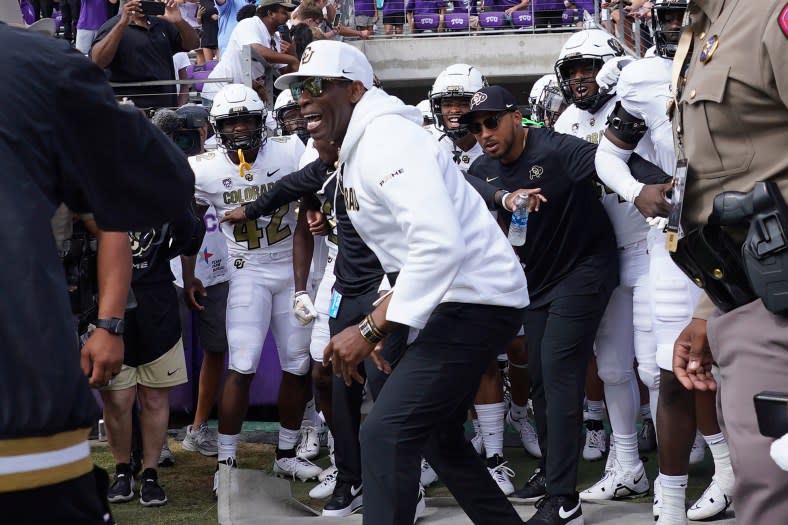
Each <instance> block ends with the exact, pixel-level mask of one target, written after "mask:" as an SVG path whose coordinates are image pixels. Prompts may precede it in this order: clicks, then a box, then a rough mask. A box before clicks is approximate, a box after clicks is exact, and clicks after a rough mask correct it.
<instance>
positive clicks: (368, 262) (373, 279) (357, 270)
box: [246, 159, 383, 297]
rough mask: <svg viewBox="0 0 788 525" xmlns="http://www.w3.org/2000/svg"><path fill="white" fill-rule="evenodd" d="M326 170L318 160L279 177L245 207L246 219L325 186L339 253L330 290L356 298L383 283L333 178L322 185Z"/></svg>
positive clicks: (369, 251)
mask: <svg viewBox="0 0 788 525" xmlns="http://www.w3.org/2000/svg"><path fill="white" fill-rule="evenodd" d="M326 169H327V167H326V165H325V164H323V163H322V162H321V161H320V160H319V159H318V160H315V161H313V162H311V163H309V164H307V165H306V166H304V167H303V168H302V169H300V170H298V171H295V172H293V173H290V174H289V175H287V176H285V177H282V178H281V179H279V180H278V181H276V183H275V184H274V187H273V188H272V189H271V190H270V191H268V192H266V193H263V194H262V195H261V196H260V197H259V198H258V199H257V200H256V201H254V202H252V203H249V204H247V205H246V215H247V217H249V216H251V213H252V212H253V214H254V215H256V216H258V217H259V216H262V215H270V214H271V213H273V212H274V211H275V210H276V208H278V207H279V206H281V205H283V204H287V203H288V202H292V201H294V200H296V199H298V198H299V197H301V195H303V194H305V193H315V192H318V191H319V190H320V189H321V188H322V187H323V185H324V184H325V185H326V188H325V195H326V197H327V198H328V199H329V201H330V202H332V204H333V203H335V204H336V206H335V209H334V211H333V213H334V215H335V216H336V219H337V231H338V237H339V251H338V253H337V260H336V262H335V263H334V275H335V276H336V278H337V280H336V283H335V284H334V288H335V289H336V290H337V291H338V292H339V293H340V294H342V295H343V296H348V297H357V296H360V295H364V294H366V293H369V292H370V291H373V290H377V289H378V287H379V286H380V282H381V280H382V279H383V267H381V266H380V261H378V258H377V256H375V254H374V253H373V252H372V250H370V249H369V248H368V247H367V245H366V244H364V241H362V240H361V237H360V236H359V235H358V232H356V229H355V228H353V224H351V222H350V218H349V217H348V215H347V210H346V209H345V199H344V197H343V196H342V192H341V191H339V192H335V189H336V178H334V179H333V180H331V181H330V182H329V183H328V184H326ZM335 193H336V200H334V194H335Z"/></svg>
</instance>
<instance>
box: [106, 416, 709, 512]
mask: <svg viewBox="0 0 788 525" xmlns="http://www.w3.org/2000/svg"><path fill="white" fill-rule="evenodd" d="M245 430H246V428H245ZM266 430H268V428H266ZM169 444H170V448H171V449H172V452H173V454H174V456H175V461H176V464H175V466H174V467H171V468H162V469H160V470H159V481H160V483H161V485H162V487H164V490H165V491H166V493H167V498H168V500H169V502H168V503H167V505H165V506H164V507H159V508H143V507H142V506H141V505H140V504H139V501H138V499H134V500H132V501H131V502H129V503H122V504H118V505H112V512H113V515H114V517H115V519H116V521H117V522H118V524H119V525H136V524H139V525H142V524H145V525H165V524H167V525H169V524H184V525H208V524H215V523H216V502H215V501H214V500H213V497H212V494H211V488H212V483H213V473H214V470H215V468H216V459H215V458H208V457H205V456H202V455H200V454H197V453H192V452H186V451H184V450H182V449H181V446H180V442H179V441H177V440H175V439H172V438H170V439H169ZM92 451H93V458H94V460H95V461H96V463H97V464H98V465H99V466H101V467H104V468H106V469H107V470H108V471H109V472H110V475H112V472H113V469H114V465H113V462H112V456H111V455H110V453H109V449H108V447H107V445H106V443H99V442H93V447H92ZM505 453H506V456H507V457H506V459H507V460H508V461H509V466H510V467H511V468H512V469H514V471H515V473H516V477H515V478H514V484H515V486H516V487H518V488H519V487H520V486H522V484H523V483H525V481H527V479H528V478H529V477H530V475H531V473H532V472H533V469H534V468H535V467H536V464H537V462H536V460H535V459H533V458H531V457H530V456H528V455H527V454H526V453H525V451H523V450H522V449H515V448H507V449H506V450H505ZM323 454H324V455H322V456H321V457H320V458H319V459H318V460H317V463H318V464H319V465H321V466H323V467H325V466H327V465H328V456H327V455H325V454H326V450H325V449H324V450H323ZM238 456H239V458H238V460H239V463H240V466H241V467H242V468H256V469H263V470H265V471H267V472H269V473H270V472H271V468H272V463H273V456H274V447H273V446H272V445H263V444H252V443H241V444H240V446H239V453H238ZM647 459H648V462H647V463H646V471H647V473H648V476H649V479H651V480H653V479H654V477H655V476H656V473H657V460H656V453H651V454H648V456H647ZM603 467H604V463H603V462H595V463H589V462H586V461H580V472H579V487H580V488H581V489H583V488H586V487H588V486H589V485H591V484H593V483H594V482H595V481H597V480H598V479H599V477H600V475H601V473H602V469H603ZM713 470H714V464H713V463H712V460H711V454H710V453H709V452H708V451H707V452H706V459H705V460H704V462H703V463H700V464H698V465H693V466H691V467H690V479H689V487H688V489H687V498H688V500H693V499H695V498H697V497H698V496H699V495H700V493H701V492H702V491H703V489H704V488H705V487H706V485H707V484H708V483H709V480H710V478H711V475H712V473H713ZM315 484H316V483H315V482H311V483H302V482H300V481H294V482H292V487H293V495H294V496H295V497H296V498H297V499H298V500H300V501H302V502H303V503H306V504H307V505H309V506H311V507H312V508H314V509H319V508H320V507H321V505H322V503H323V502H322V501H316V500H312V499H310V498H309V496H308V492H309V490H310V489H311V488H312V487H314V486H315ZM135 494H138V493H137V492H135ZM447 495H449V493H448V490H446V488H445V487H444V486H443V485H442V484H440V483H437V484H435V485H433V486H432V487H430V488H429V489H428V490H427V496H447ZM636 501H650V497H649V498H643V499H641V500H636Z"/></svg>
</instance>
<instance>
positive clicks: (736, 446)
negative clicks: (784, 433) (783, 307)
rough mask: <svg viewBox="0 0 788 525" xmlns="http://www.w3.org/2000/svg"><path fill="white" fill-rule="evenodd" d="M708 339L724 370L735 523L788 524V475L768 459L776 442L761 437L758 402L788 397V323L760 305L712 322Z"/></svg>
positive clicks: (723, 417)
mask: <svg viewBox="0 0 788 525" xmlns="http://www.w3.org/2000/svg"><path fill="white" fill-rule="evenodd" d="M708 336H709V345H710V346H711V352H712V354H713V355H714V360H715V361H716V362H717V363H718V364H719V366H720V374H721V382H720V385H719V386H720V389H719V391H718V395H717V412H718V416H719V422H720V426H721V427H722V429H723V431H724V432H725V435H726V437H727V439H728V444H729V446H730V451H731V461H732V463H733V471H734V473H735V475H736V484H735V486H734V494H733V502H734V508H735V509H736V522H737V523H742V524H748V525H749V524H753V525H756V524H757V525H785V524H786V523H788V472H784V471H782V470H780V468H779V467H777V465H776V464H775V463H774V461H772V459H771V457H769V446H770V445H771V442H772V441H773V440H772V439H771V438H766V437H764V436H762V435H761V434H760V432H759V431H758V421H757V418H756V415H755V406H754V405H753V396H754V395H755V394H757V393H759V392H762V391H764V390H772V391H777V392H788V317H780V316H776V315H774V314H772V313H770V312H769V311H768V310H766V308H765V307H764V306H763V303H762V302H761V301H760V300H758V301H755V302H752V303H750V304H747V305H744V306H742V307H739V308H737V309H735V310H733V311H731V312H728V313H726V314H721V313H720V312H717V313H716V315H715V316H714V317H713V318H711V319H709V323H708Z"/></svg>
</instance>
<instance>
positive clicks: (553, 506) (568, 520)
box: [525, 494, 584, 525]
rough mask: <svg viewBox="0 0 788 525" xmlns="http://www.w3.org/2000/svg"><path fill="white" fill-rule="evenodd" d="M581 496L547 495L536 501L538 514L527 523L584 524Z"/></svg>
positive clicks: (540, 524) (536, 524) (534, 524)
mask: <svg viewBox="0 0 788 525" xmlns="http://www.w3.org/2000/svg"><path fill="white" fill-rule="evenodd" d="M583 523H584V520H583V510H582V509H581V508H580V498H578V497H577V494H575V496H574V497H573V498H572V497H569V496H550V495H547V496H545V497H543V498H542V499H540V500H539V501H537V502H536V514H534V515H533V517H532V518H531V519H530V520H528V521H526V522H525V524H526V525H583Z"/></svg>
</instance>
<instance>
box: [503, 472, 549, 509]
mask: <svg viewBox="0 0 788 525" xmlns="http://www.w3.org/2000/svg"><path fill="white" fill-rule="evenodd" d="M546 494H547V480H546V479H545V476H544V472H543V471H542V469H540V468H537V469H536V470H535V471H534V474H533V476H531V478H530V479H529V480H528V481H526V482H525V485H523V488H521V489H520V490H516V491H515V492H514V494H512V495H511V496H509V499H511V500H512V501H520V502H524V503H531V502H534V501H536V500H538V499H539V498H541V497H542V496H544V495H546Z"/></svg>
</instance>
